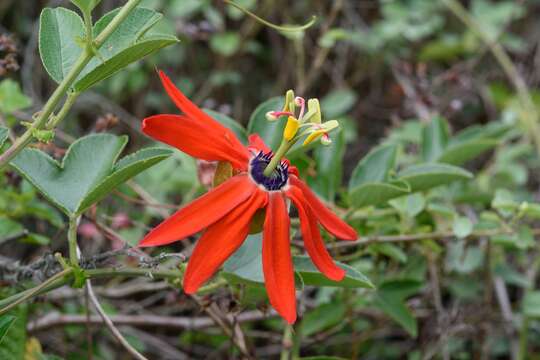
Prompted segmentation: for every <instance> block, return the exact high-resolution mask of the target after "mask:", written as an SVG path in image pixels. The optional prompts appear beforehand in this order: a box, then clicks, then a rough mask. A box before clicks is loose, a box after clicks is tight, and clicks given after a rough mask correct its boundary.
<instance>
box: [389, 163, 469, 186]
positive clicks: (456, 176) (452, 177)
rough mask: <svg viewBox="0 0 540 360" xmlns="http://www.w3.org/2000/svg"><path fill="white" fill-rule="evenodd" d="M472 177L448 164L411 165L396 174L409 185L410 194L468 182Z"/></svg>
mask: <svg viewBox="0 0 540 360" xmlns="http://www.w3.org/2000/svg"><path fill="white" fill-rule="evenodd" d="M472 177H473V175H472V174H471V173H470V172H468V171H467V170H465V169H462V168H460V167H457V166H453V165H448V164H419V165H412V166H410V167H408V168H406V169H404V170H402V171H401V172H399V174H398V178H399V179H400V180H402V181H405V182H407V183H408V184H409V185H410V187H411V191H412V192H415V191H423V190H427V189H430V188H433V187H436V186H439V185H446V184H449V183H451V182H454V181H458V180H468V179H471V178H472Z"/></svg>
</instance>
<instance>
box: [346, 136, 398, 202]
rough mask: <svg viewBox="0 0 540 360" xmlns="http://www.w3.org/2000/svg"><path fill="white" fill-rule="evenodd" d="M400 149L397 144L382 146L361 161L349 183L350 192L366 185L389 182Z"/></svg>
mask: <svg viewBox="0 0 540 360" xmlns="http://www.w3.org/2000/svg"><path fill="white" fill-rule="evenodd" d="M397 150H398V147H397V145H395V144H389V145H380V146H378V147H376V148H375V149H373V150H371V151H370V152H369V153H368V154H367V155H366V156H364V157H363V158H362V160H360V162H359V163H358V165H356V168H355V169H354V171H353V173H352V175H351V179H350V181H349V190H350V191H352V190H353V189H354V188H355V187H357V186H358V185H362V184H365V183H381V182H384V181H387V180H388V174H389V172H390V171H391V170H392V169H393V168H394V165H395V163H396V156H397Z"/></svg>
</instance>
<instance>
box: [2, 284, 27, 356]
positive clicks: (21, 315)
mask: <svg viewBox="0 0 540 360" xmlns="http://www.w3.org/2000/svg"><path fill="white" fill-rule="evenodd" d="M10 290H11V289H6V288H5V287H4V289H2V291H1V292H0V299H2V298H4V297H6V296H9V295H12V294H13V292H12V291H10ZM27 313H28V307H27V306H26V305H24V304H23V305H19V306H17V307H16V308H15V309H13V310H10V311H9V312H8V313H7V314H4V315H3V316H2V318H0V321H1V322H2V323H3V322H4V321H6V320H4V319H3V318H4V317H7V316H10V317H13V318H15V319H14V320H13V322H12V323H11V324H10V325H9V328H8V329H7V331H6V332H5V333H4V335H3V336H0V339H1V340H0V359H9V360H23V359H24V355H25V344H26V338H27V335H26V323H27Z"/></svg>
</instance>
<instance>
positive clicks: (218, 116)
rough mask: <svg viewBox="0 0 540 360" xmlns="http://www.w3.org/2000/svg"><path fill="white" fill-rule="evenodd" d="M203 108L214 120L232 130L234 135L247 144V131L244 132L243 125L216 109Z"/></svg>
mask: <svg viewBox="0 0 540 360" xmlns="http://www.w3.org/2000/svg"><path fill="white" fill-rule="evenodd" d="M203 110H204V112H205V113H207V114H208V115H210V116H211V117H212V118H213V119H214V120H217V121H218V122H219V123H221V125H224V126H225V127H227V128H229V129H230V130H232V131H233V132H234V133H235V134H236V136H238V139H240V141H241V142H243V143H244V144H247V132H246V129H244V127H243V126H242V125H241V124H240V123H238V122H237V121H236V120H234V119H233V118H231V117H229V116H227V115H225V114H222V113H219V112H217V111H214V110H210V109H203Z"/></svg>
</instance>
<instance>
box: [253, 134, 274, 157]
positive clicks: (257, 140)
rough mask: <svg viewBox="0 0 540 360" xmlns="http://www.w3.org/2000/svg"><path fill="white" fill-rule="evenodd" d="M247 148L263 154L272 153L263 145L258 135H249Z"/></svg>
mask: <svg viewBox="0 0 540 360" xmlns="http://www.w3.org/2000/svg"><path fill="white" fill-rule="evenodd" d="M249 147H250V148H254V149H255V150H258V151H263V152H265V153H267V152H269V151H272V150H271V149H270V148H269V147H268V146H267V145H266V144H265V143H264V140H263V139H262V138H261V137H260V136H259V134H251V135H249Z"/></svg>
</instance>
